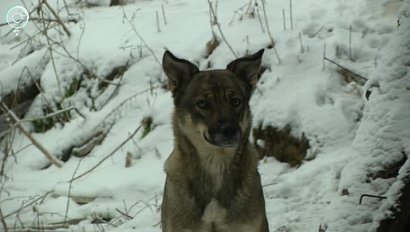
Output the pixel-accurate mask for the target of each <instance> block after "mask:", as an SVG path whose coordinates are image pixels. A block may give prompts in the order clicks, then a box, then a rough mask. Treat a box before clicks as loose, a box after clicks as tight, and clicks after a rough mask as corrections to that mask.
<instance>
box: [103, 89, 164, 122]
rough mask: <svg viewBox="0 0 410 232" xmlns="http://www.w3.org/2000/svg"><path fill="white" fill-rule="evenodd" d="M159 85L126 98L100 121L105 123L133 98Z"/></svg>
mask: <svg viewBox="0 0 410 232" xmlns="http://www.w3.org/2000/svg"><path fill="white" fill-rule="evenodd" d="M158 87H159V85H155V86H152V87H150V88H146V89H144V90H142V91H140V92H138V93H136V94H134V95H132V96H130V97H128V98H126V99H125V100H123V101H122V102H121V103H120V104H119V105H118V106H116V107H115V108H114V109H112V110H111V112H110V113H109V114H107V116H105V117H104V119H103V120H102V121H103V122H105V121H106V120H107V118H109V117H111V116H112V115H113V114H114V113H115V112H116V111H117V110H118V109H120V108H121V107H122V106H124V105H125V104H126V103H127V102H129V101H131V100H132V99H134V98H135V97H137V96H138V95H141V94H143V93H146V92H148V91H152V89H155V88H158Z"/></svg>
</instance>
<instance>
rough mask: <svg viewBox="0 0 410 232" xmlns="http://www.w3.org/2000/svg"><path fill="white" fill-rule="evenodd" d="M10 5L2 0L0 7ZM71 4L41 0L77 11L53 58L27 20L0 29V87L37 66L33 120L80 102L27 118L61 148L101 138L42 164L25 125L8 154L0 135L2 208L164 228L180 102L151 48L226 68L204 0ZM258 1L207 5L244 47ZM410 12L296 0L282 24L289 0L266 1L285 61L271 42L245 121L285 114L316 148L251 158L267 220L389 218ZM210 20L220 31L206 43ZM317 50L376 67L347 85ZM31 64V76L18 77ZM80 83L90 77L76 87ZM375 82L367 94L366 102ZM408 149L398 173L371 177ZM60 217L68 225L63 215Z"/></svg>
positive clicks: (277, 120)
mask: <svg viewBox="0 0 410 232" xmlns="http://www.w3.org/2000/svg"><path fill="white" fill-rule="evenodd" d="M15 2H17V1H4V2H3V1H2V2H1V3H0V9H1V11H0V12H1V13H3V12H4V10H3V9H6V8H8V7H10V6H11V5H13V3H15ZM75 2H77V1H74V0H66V3H67V4H68V5H69V8H68V11H67V10H66V9H65V8H64V2H63V1H50V4H51V6H52V7H53V8H55V9H60V11H59V15H60V16H61V17H62V18H67V17H71V18H73V17H74V18H77V19H78V22H77V23H67V26H68V28H69V30H70V32H71V36H70V37H67V36H65V35H64V32H62V33H58V32H57V31H56V30H50V32H49V33H50V34H49V37H50V38H51V39H52V40H53V41H58V42H59V43H60V44H62V45H64V46H60V45H58V44H56V43H53V44H52V45H51V46H52V47H53V52H52V54H51V55H50V52H49V51H48V48H47V47H48V43H47V40H46V38H45V37H44V36H41V35H37V36H35V37H34V38H31V39H30V37H29V36H30V35H33V34H35V33H36V31H37V28H36V25H35V24H33V23H29V24H28V25H27V27H26V28H24V29H23V32H24V33H22V34H21V35H20V37H19V38H16V37H15V36H14V34H12V33H11V34H8V32H9V31H10V28H8V27H7V26H3V27H0V36H1V38H0V82H1V86H2V91H3V92H2V96H4V94H7V93H9V92H10V91H12V90H13V89H15V88H16V86H18V85H19V84H22V83H28V82H30V81H31V80H32V79H35V80H38V81H39V83H40V85H41V87H42V90H43V92H42V94H40V95H39V96H37V98H36V99H35V101H34V102H33V103H32V106H31V108H30V109H29V112H28V113H27V114H26V116H25V118H26V119H30V118H36V117H40V116H42V115H43V112H42V110H41V106H42V105H45V104H46V103H48V102H58V103H59V104H60V105H61V107H63V108H67V107H70V106H75V107H76V108H77V109H78V110H79V111H80V112H81V114H82V115H84V116H85V117H84V118H83V117H81V116H80V115H79V114H78V113H75V112H73V113H72V114H71V119H70V120H69V121H68V122H65V123H64V125H61V124H56V125H55V126H54V127H52V128H51V129H49V130H47V131H46V132H45V133H35V132H34V129H35V127H34V126H33V125H32V123H29V122H26V123H24V126H25V127H26V128H28V129H30V130H32V131H33V134H32V135H33V137H35V139H37V140H38V141H39V142H40V143H41V144H42V145H43V146H44V147H45V148H46V149H47V150H48V151H49V152H50V153H52V154H53V155H55V156H56V157H60V158H61V157H64V154H66V152H67V150H68V149H69V148H70V147H72V146H75V145H78V144H80V143H81V141H84V140H86V139H87V138H90V137H93V136H94V135H95V134H96V133H97V132H101V131H103V132H107V135H106V137H105V138H104V140H103V142H102V143H101V144H100V145H97V146H96V147H95V148H94V149H93V150H92V151H91V153H90V154H88V155H87V156H85V157H83V158H79V157H75V156H71V157H70V158H69V159H68V160H67V161H65V162H64V163H63V166H62V167H61V168H58V167H56V166H54V165H51V166H50V165H49V161H48V160H47V159H46V158H45V156H44V155H43V154H42V153H41V152H40V151H39V150H38V149H37V148H36V147H35V146H33V145H30V144H31V142H30V141H29V140H28V139H27V138H26V137H25V136H24V135H23V134H21V133H19V132H18V131H16V133H15V135H14V138H13V139H12V140H11V142H10V144H11V146H12V150H13V151H14V153H13V155H11V154H9V153H8V155H6V153H5V147H6V146H8V145H7V143H6V142H5V140H3V143H2V145H1V146H2V149H1V150H2V151H1V156H0V157H1V159H2V166H4V170H5V171H4V175H3V176H2V178H1V188H0V190H1V191H0V209H1V213H2V215H3V218H4V220H3V221H4V223H5V224H6V225H7V227H8V228H9V231H20V230H23V228H27V227H31V228H32V229H37V230H40V228H46V229H47V228H48V229H52V228H58V231H135V230H136V231H144V232H145V231H147V232H149V231H157V232H158V231H161V229H160V223H159V222H160V205H161V198H162V190H163V185H164V180H165V174H164V172H163V170H162V168H163V163H164V161H165V159H166V158H167V156H168V155H169V154H170V152H171V151H172V147H173V144H172V141H173V139H172V128H171V124H170V116H171V113H172V108H173V106H172V99H171V95H170V93H169V92H168V91H166V90H165V89H164V88H162V86H163V82H164V80H165V76H164V74H163V73H162V71H161V65H160V63H159V60H160V59H161V57H162V54H163V52H164V51H165V49H169V50H171V51H172V52H173V53H174V54H175V55H177V56H179V57H183V58H185V59H188V60H190V61H192V62H194V63H196V64H198V65H199V67H200V69H206V68H224V67H225V66H226V64H227V63H229V62H230V61H231V60H232V59H234V58H235V56H234V54H232V52H231V51H230V49H229V47H228V45H227V44H226V43H225V42H223V41H222V37H221V35H220V34H219V31H218V29H217V27H216V26H215V25H213V26H211V25H210V18H209V14H210V13H209V6H208V2H207V1H205V0H201V1H189V0H169V1H139V0H135V1H128V3H127V4H126V5H124V6H121V7H120V6H114V7H109V6H108V2H109V1H88V2H93V3H95V4H96V5H93V6H84V5H81V4H75ZM254 2H255V1H250V0H241V1H240V0H237V1H218V4H217V7H216V8H215V9H216V11H217V15H218V21H219V23H220V25H221V28H222V31H223V34H224V36H225V37H226V40H227V41H228V43H229V44H230V46H231V47H232V48H233V51H234V53H235V54H236V55H237V56H243V55H245V54H246V53H247V52H254V51H257V50H258V49H260V48H266V47H267V46H269V44H270V38H269V35H268V30H267V27H266V26H267V25H266V23H265V20H264V18H263V9H262V5H261V1H257V2H258V5H257V6H254V5H253V3H254ZM250 3H251V4H250ZM36 4H37V1H28V0H27V1H24V4H22V5H24V6H26V7H27V8H29V9H33V8H34V7H35V6H36ZM162 6H163V7H164V10H165V17H166V22H167V23H166V24H165V22H164V18H163V16H162V11H161V7H162ZM214 6H215V5H214ZM249 7H250V8H249ZM252 8H253V9H254V11H253V13H251V10H250V9H252ZM282 9H284V10H285V14H286V15H285V18H286V30H284V28H283V19H282ZM409 10H410V5H409V3H407V2H404V1H398V0H397V1H396V0H384V1H371V0H366V1H360V2H358V1H346V0H345V1H342V0H332V1H314V0H305V1H293V8H292V11H293V30H291V29H290V18H289V1H285V0H282V1H266V12H267V17H268V22H269V25H268V26H269V29H270V32H271V34H272V35H273V38H274V39H275V42H276V50H277V51H278V55H279V57H280V61H279V60H278V58H277V56H276V55H275V53H274V51H273V49H267V50H266V51H265V54H264V57H263V66H264V67H266V68H267V70H266V71H265V72H264V73H263V75H262V77H261V80H260V81H259V83H258V87H257V90H256V91H255V93H254V96H253V98H252V100H251V108H252V112H253V115H254V125H258V124H262V125H264V126H268V125H271V126H275V127H279V128H282V127H284V126H286V125H288V124H290V125H292V127H293V128H294V133H295V134H299V135H300V134H301V133H304V134H305V135H306V137H307V138H308V140H309V142H310V146H311V148H310V151H309V158H310V159H309V161H305V162H304V163H303V164H302V165H301V166H300V167H297V168H291V167H289V165H287V164H285V163H280V162H278V161H276V160H275V159H274V158H266V159H264V160H262V161H261V162H260V167H259V170H260V172H261V175H262V184H263V186H264V193H265V198H266V211H267V214H268V221H269V228H270V231H282V232H284V231H290V232H305V231H327V232H332V231H354V232H362V231H363V232H364V231H376V229H377V227H378V225H379V223H380V221H382V220H383V219H385V218H387V217H390V216H391V215H392V214H391V212H390V211H389V209H390V208H391V207H392V206H393V205H394V204H395V202H396V200H397V198H398V197H399V196H400V189H401V188H402V187H403V185H404V184H405V183H406V182H405V178H408V176H409V171H410V164H409V161H408V159H407V158H408V155H409V154H410V141H409V140H410V108H409V107H408V106H409V103H410V92H409V89H410V78H409V75H410V74H409V62H410V61H409V52H410V45H409V40H408V38H409V31H410V20H409V18H408V16H406V15H408V14H409V13H408V12H409ZM406 12H407V13H406ZM156 14H158V19H159V21H158V22H157V17H156ZM258 15H260V17H261V20H259V18H258ZM398 19H400V26H399V27H398V24H397V20H398ZM211 28H213V30H214V33H215V34H216V35H217V37H218V38H219V39H220V41H221V44H220V45H219V46H218V47H217V48H216V49H215V50H214V52H213V53H212V54H211V55H209V56H207V55H208V54H207V50H206V44H207V42H208V41H210V40H211V39H212V31H211ZM60 31H61V29H60ZM349 38H350V39H349ZM25 40H27V41H29V42H24V41H25ZM349 40H350V41H351V42H350V43H349ZM349 44H350V45H349ZM69 54H70V55H69ZM324 55H325V56H326V57H327V58H329V59H331V60H334V61H336V62H337V63H339V64H341V65H343V66H345V67H348V68H349V69H351V70H353V71H355V72H356V73H358V74H360V75H361V76H364V77H366V78H367V79H369V80H368V81H367V83H366V84H365V85H364V86H363V87H362V86H360V85H359V84H357V83H349V84H348V83H346V82H345V81H344V80H343V77H342V76H341V75H340V74H339V73H338V72H337V70H338V67H337V66H336V65H334V64H332V63H330V62H327V61H323V57H324ZM51 56H52V58H51ZM24 67H27V69H28V70H30V73H31V75H28V74H27V73H25V72H23V74H22V69H23V68H24ZM118 67H124V70H125V72H124V73H123V75H121V76H120V77H119V78H114V79H113V80H112V83H111V84H108V85H107V87H106V88H105V89H104V91H101V89H98V85H99V83H100V81H99V79H98V78H95V77H93V76H92V75H90V73H92V74H93V75H95V76H98V77H106V76H109V74H110V73H111V71H112V70H113V69H114V68H118ZM86 69H87V70H86ZM86 71H88V72H86ZM19 80H20V82H19ZM74 80H76V81H79V80H83V81H82V82H81V84H80V86H81V87H80V88H79V89H78V91H77V92H75V93H74V94H72V95H71V94H68V93H70V89H71V86H72V85H73V83H74ZM117 86H118V87H117ZM368 89H369V90H371V91H372V93H371V94H370V97H369V98H368V99H366V97H365V94H366V90H368ZM112 96H114V97H112ZM56 105H57V104H56ZM146 118H152V120H153V122H152V126H151V128H153V129H151V130H150V131H149V132H148V133H145V132H144V129H143V128H140V129H139V130H138V132H137V134H136V135H135V136H133V137H132V139H131V140H129V141H128V142H127V143H126V144H125V145H124V146H121V148H120V149H118V150H117V151H116V152H115V153H112V151H114V150H115V149H116V148H117V147H118V146H119V145H120V144H121V143H122V142H123V141H124V140H126V139H127V137H129V136H130V135H131V134H132V133H133V132H134V131H135V130H136V129H137V128H139V126H140V125H141V121H142V120H143V119H146ZM5 157H7V160H6V159H5ZM102 160H103V162H102V163H100V162H101V161H102ZM126 160H128V162H129V164H128V165H127V167H126ZM130 160H131V161H130ZM401 160H404V161H403V163H404V165H403V166H402V168H401V169H400V171H399V173H400V174H399V175H398V176H397V177H396V176H389V177H388V178H380V177H377V175H376V176H375V175H374V174H375V173H378V172H380V171H381V170H383V168H386V167H389V165H394V164H395V163H397V162H400V161H401ZM95 165H98V166H97V167H96V168H95V169H94V170H93V171H92V172H90V173H87V171H88V170H90V169H91V168H93V167H94V166H95ZM82 174H85V175H82ZM78 176H81V177H80V178H78V179H75V180H74V181H70V180H72V179H73V178H74V177H78ZM362 194H371V195H376V196H384V197H386V199H381V200H380V199H375V198H365V199H364V200H363V202H362V204H359V198H360V197H361V195H362ZM64 222H67V224H70V225H69V226H67V227H62V225H63V224H65V223H64ZM0 228H2V227H1V226H0ZM319 228H321V230H320V229H319Z"/></svg>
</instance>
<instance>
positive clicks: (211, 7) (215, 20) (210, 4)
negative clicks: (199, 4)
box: [208, 0, 238, 58]
mask: <svg viewBox="0 0 410 232" xmlns="http://www.w3.org/2000/svg"><path fill="white" fill-rule="evenodd" d="M208 5H209V9H210V10H211V12H212V15H213V16H214V23H215V24H216V27H217V28H218V31H219V34H220V35H221V37H222V40H223V41H224V42H225V44H226V45H227V46H228V48H229V50H230V51H231V52H232V54H233V56H234V57H235V58H238V56H237V55H236V53H235V51H234V50H233V48H232V47H231V45H230V44H229V43H228V40H227V39H226V38H225V35H224V33H223V32H222V28H221V25H220V24H219V22H218V17H217V16H216V13H215V11H214V8H213V6H212V3H211V0H208Z"/></svg>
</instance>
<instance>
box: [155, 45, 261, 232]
mask: <svg viewBox="0 0 410 232" xmlns="http://www.w3.org/2000/svg"><path fill="white" fill-rule="evenodd" d="M263 52H264V50H263V49H262V50H260V51H258V52H257V53H255V54H253V55H249V56H245V57H242V58H239V59H236V60H234V61H232V62H230V63H229V64H228V66H227V68H226V69H214V70H206V71H199V69H198V67H197V66H195V65H194V64H192V63H191V62H189V61H187V60H184V59H180V58H177V57H175V56H174V55H173V54H172V53H171V52H169V51H165V53H164V55H163V59H162V67H163V70H164V72H165V74H166V76H167V81H168V82H167V84H168V89H169V90H170V91H171V93H172V98H173V102H174V107H175V109H174V113H173V118H172V124H173V131H174V150H173V151H172V153H171V155H170V156H169V157H168V159H167V160H166V162H165V167H164V169H165V172H166V182H165V188H164V195H163V201H162V206H161V224H162V231H163V232H268V231H269V229H268V222H267V219H266V212H265V200H264V195H263V191H262V186H261V182H260V175H259V173H258V170H257V164H258V155H257V152H256V150H255V148H254V147H253V146H252V144H251V143H249V141H248V139H249V138H248V137H249V134H250V130H251V113H250V109H249V99H250V97H251V95H252V92H253V90H254V89H255V86H256V83H257V79H258V75H259V70H260V65H261V59H262V55H263Z"/></svg>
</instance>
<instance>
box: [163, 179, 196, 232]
mask: <svg viewBox="0 0 410 232" xmlns="http://www.w3.org/2000/svg"><path fill="white" fill-rule="evenodd" d="M201 214H202V212H201V207H199V205H198V204H197V203H196V200H195V198H194V197H193V194H192V193H191V192H190V189H189V186H188V182H187V181H186V180H184V179H178V178H173V177H167V179H166V182H165V189H164V197H163V201H162V212H161V222H162V231H163V232H193V231H196V232H197V231H201V224H200V220H201V219H200V218H201Z"/></svg>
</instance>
